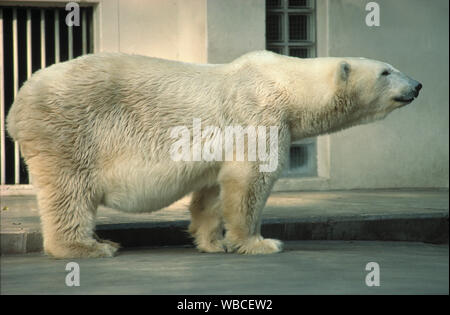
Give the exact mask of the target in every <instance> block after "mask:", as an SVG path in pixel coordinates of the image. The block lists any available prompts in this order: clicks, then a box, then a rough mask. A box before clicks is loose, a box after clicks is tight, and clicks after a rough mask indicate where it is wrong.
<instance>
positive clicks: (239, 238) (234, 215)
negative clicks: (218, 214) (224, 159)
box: [219, 162, 282, 254]
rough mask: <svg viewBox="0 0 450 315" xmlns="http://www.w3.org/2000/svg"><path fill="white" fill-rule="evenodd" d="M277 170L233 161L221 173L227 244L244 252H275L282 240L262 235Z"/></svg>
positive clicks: (228, 246)
mask: <svg viewBox="0 0 450 315" xmlns="http://www.w3.org/2000/svg"><path fill="white" fill-rule="evenodd" d="M276 178H277V174H276V173H262V172H259V170H258V167H257V165H254V164H251V163H236V162H235V163H230V164H227V165H225V166H224V167H223V169H222V170H221V172H220V174H219V183H220V186H221V191H220V198H221V201H222V207H223V219H224V223H225V229H226V234H225V239H224V245H225V246H226V247H227V250H228V251H235V252H237V253H241V254H271V253H277V252H280V251H281V250H282V242H281V241H279V240H275V239H268V238H266V239H265V238H263V237H262V236H261V213H262V209H263V208H264V205H265V203H266V201H267V198H268V196H269V194H270V191H271V189H272V186H273V184H274V182H275V180H276Z"/></svg>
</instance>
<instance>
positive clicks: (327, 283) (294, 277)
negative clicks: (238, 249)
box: [0, 241, 449, 294]
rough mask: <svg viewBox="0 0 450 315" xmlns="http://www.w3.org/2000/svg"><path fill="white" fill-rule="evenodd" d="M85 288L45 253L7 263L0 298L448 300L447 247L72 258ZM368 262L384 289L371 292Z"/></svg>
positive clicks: (339, 245)
mask: <svg viewBox="0 0 450 315" xmlns="http://www.w3.org/2000/svg"><path fill="white" fill-rule="evenodd" d="M74 261H75V262H77V263H78V264H79V266H80V286H79V287H67V286H66V284H65V278H66V275H67V273H68V271H65V267H66V264H67V263H68V262H70V260H54V259H51V258H49V257H46V256H44V255H43V254H26V255H19V256H5V257H1V260H0V262H1V294H448V293H449V251H448V245H431V244H424V243H409V242H367V241H366V242H364V241H358V242H352V241H296V242H287V243H285V251H284V252H282V253H280V254H275V255H267V256H242V255H237V254H202V253H198V252H197V251H196V250H195V249H193V248H186V247H170V248H149V249H135V250H126V251H122V252H120V254H119V255H118V256H117V257H115V258H105V259H82V260H74ZM368 262H377V263H378V264H379V266H380V286H379V287H368V286H366V284H365V278H366V275H367V273H368V272H369V271H366V270H365V267H366V264H367V263H368Z"/></svg>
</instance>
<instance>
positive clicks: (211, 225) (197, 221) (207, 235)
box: [189, 186, 225, 253]
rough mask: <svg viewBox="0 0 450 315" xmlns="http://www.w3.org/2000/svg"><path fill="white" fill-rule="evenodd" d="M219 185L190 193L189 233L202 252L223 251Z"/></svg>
mask: <svg viewBox="0 0 450 315" xmlns="http://www.w3.org/2000/svg"><path fill="white" fill-rule="evenodd" d="M219 193H220V187H219V186H214V187H208V188H204V189H202V190H199V191H196V192H194V193H193V194H192V199H191V204H190V206H189V210H190V211H191V224H190V225H189V233H190V234H191V235H192V237H194V240H195V244H196V245H197V248H198V249H199V250H200V251H202V252H208V253H215V252H224V251H225V248H224V246H223V223H222V209H221V202H220V199H219Z"/></svg>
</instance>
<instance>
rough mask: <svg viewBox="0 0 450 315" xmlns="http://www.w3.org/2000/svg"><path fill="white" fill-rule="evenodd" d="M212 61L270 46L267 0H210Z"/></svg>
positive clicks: (209, 59)
mask: <svg viewBox="0 0 450 315" xmlns="http://www.w3.org/2000/svg"><path fill="white" fill-rule="evenodd" d="M207 15H208V17H207V21H208V23H207V24H208V25H207V29H208V38H207V42H208V48H207V49H208V62H209V63H226V62H230V61H231V60H233V59H235V58H237V57H239V56H241V55H243V54H245V53H247V52H249V51H253V50H261V49H265V47H266V38H265V32H266V26H265V16H266V13H265V0H225V1H224V0H207Z"/></svg>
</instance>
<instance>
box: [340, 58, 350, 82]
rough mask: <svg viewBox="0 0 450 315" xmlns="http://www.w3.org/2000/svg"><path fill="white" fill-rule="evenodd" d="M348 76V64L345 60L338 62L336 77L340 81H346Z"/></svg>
mask: <svg viewBox="0 0 450 315" xmlns="http://www.w3.org/2000/svg"><path fill="white" fill-rule="evenodd" d="M349 76H350V65H349V64H348V63H347V62H346V61H341V62H340V63H339V69H338V78H339V79H340V80H341V81H347V80H348V77H349Z"/></svg>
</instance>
